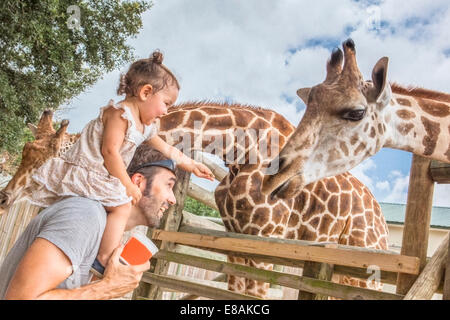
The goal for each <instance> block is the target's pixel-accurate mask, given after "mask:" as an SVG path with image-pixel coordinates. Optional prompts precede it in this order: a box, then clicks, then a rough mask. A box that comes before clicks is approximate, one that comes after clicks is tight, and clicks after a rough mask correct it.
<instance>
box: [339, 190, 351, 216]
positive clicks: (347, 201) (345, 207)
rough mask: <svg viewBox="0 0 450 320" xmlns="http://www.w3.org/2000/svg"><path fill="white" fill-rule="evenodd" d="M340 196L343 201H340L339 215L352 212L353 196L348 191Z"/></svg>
mask: <svg viewBox="0 0 450 320" xmlns="http://www.w3.org/2000/svg"><path fill="white" fill-rule="evenodd" d="M340 197H341V201H340V202H339V215H340V216H342V217H345V216H347V215H348V214H349V212H350V207H351V206H350V205H351V201H352V198H351V196H350V194H348V193H343V194H341V195H340Z"/></svg>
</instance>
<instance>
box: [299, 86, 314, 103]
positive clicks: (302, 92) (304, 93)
mask: <svg viewBox="0 0 450 320" xmlns="http://www.w3.org/2000/svg"><path fill="white" fill-rule="evenodd" d="M310 92H311V88H300V89H298V90H297V95H298V96H299V97H300V98H301V99H302V100H303V102H304V103H305V104H308V98H309V93H310Z"/></svg>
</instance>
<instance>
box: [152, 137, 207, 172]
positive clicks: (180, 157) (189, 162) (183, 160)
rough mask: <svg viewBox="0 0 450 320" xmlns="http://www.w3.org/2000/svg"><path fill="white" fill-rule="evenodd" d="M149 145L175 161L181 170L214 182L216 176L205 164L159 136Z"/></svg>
mask: <svg viewBox="0 0 450 320" xmlns="http://www.w3.org/2000/svg"><path fill="white" fill-rule="evenodd" d="M147 143H148V144H149V145H150V146H151V147H152V148H154V149H156V150H158V151H159V152H161V153H162V154H163V155H164V156H166V157H167V158H170V159H172V160H174V161H175V162H176V163H177V166H179V167H180V168H181V169H183V170H186V171H189V172H192V173H194V174H195V175H196V176H197V177H200V178H205V179H208V180H211V181H214V174H213V173H212V172H211V170H209V169H208V167H206V166H205V165H204V164H202V163H199V162H197V161H195V160H193V159H191V158H189V157H188V156H186V155H185V154H184V153H183V152H181V151H180V150H178V149H177V148H175V147H173V146H171V145H170V144H168V143H166V142H165V141H164V140H163V139H161V138H160V137H158V136H154V137H152V138H151V139H149V140H148V141H147Z"/></svg>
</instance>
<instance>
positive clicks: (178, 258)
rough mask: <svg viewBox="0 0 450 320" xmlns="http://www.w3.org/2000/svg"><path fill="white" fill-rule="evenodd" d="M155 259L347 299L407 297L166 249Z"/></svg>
mask: <svg viewBox="0 0 450 320" xmlns="http://www.w3.org/2000/svg"><path fill="white" fill-rule="evenodd" d="M155 258H157V259H164V260H167V261H171V262H176V263H181V264H185V265H189V266H194V267H197V268H203V269H207V270H211V271H215V272H222V273H226V274H231V275H234V276H237V277H244V278H247V279H253V280H257V281H264V282H268V283H271V284H279V285H281V286H285V287H289V288H294V289H299V290H302V291H308V292H311V293H316V294H322V295H327V296H333V297H336V298H341V299H346V300H353V299H365V300H401V299H402V298H403V296H401V295H397V294H392V293H385V292H380V291H376V290H370V289H365V288H359V287H352V286H348V285H343V284H338V283H333V282H330V281H325V280H318V279H313V278H309V277H303V276H298V275H291V274H285V273H281V272H276V271H269V270H262V269H256V268H253V267H249V266H243V265H237V264H232V263H228V262H220V261H215V260H211V259H206V258H201V257H195V256H190V255H186V254H180V253H175V252H169V251H166V250H162V251H159V252H158V253H157V254H156V255H155Z"/></svg>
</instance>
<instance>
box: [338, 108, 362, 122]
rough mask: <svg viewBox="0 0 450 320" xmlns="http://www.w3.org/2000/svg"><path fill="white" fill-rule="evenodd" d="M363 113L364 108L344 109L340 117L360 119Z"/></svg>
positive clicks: (353, 119)
mask: <svg viewBox="0 0 450 320" xmlns="http://www.w3.org/2000/svg"><path fill="white" fill-rule="evenodd" d="M365 114H366V109H360V110H350V111H345V112H343V113H342V119H345V120H350V121H360V120H361V119H362V118H364V115H365Z"/></svg>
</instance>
